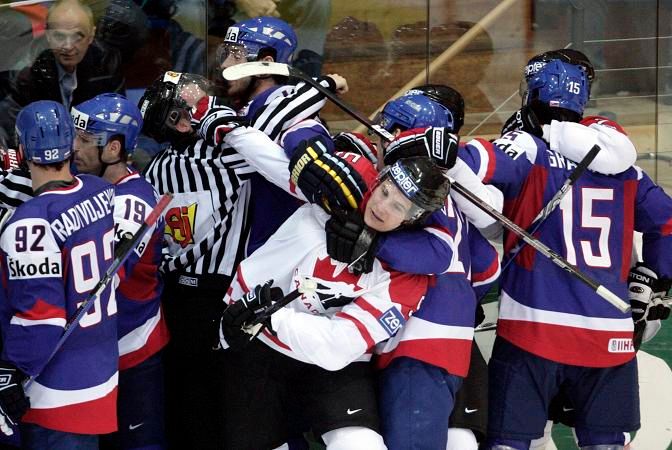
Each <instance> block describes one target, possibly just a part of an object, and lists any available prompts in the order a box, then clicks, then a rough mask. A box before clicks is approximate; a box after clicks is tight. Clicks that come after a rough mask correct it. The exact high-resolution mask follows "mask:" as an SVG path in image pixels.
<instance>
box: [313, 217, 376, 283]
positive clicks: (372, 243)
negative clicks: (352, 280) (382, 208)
mask: <svg viewBox="0 0 672 450" xmlns="http://www.w3.org/2000/svg"><path fill="white" fill-rule="evenodd" d="M325 231H326V233H327V253H328V254H329V256H331V257H332V258H334V259H335V260H337V261H341V262H344V263H347V264H352V265H351V266H350V270H351V271H352V273H354V274H355V275H361V274H363V273H369V272H371V270H373V260H374V258H375V257H376V252H377V250H378V245H377V243H378V236H377V233H376V231H375V230H372V229H371V228H369V227H367V226H366V224H365V223H364V217H362V214H361V213H360V212H359V211H354V210H349V211H344V210H341V209H334V210H333V211H332V216H331V218H330V219H329V220H327V223H326V225H325Z"/></svg>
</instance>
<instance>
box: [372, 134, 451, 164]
mask: <svg viewBox="0 0 672 450" xmlns="http://www.w3.org/2000/svg"><path fill="white" fill-rule="evenodd" d="M459 142H460V138H459V137H458V136H457V135H456V134H453V133H449V132H448V130H447V129H446V128H444V127H429V128H425V129H414V130H409V131H405V132H403V133H401V134H400V135H399V136H397V137H396V138H395V139H394V141H392V142H391V143H390V145H388V146H387V148H386V149H385V156H384V157H383V161H384V162H385V165H386V166H390V165H392V164H394V163H395V162H397V160H399V159H401V158H410V157H413V156H427V157H429V158H431V160H432V161H433V162H434V164H436V165H437V166H439V167H441V168H443V169H450V168H451V167H453V166H454V165H455V160H456V159H457V150H458V146H459Z"/></svg>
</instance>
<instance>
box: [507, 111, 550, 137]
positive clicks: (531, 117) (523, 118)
mask: <svg viewBox="0 0 672 450" xmlns="http://www.w3.org/2000/svg"><path fill="white" fill-rule="evenodd" d="M509 131H524V132H526V133H530V134H533V135H535V136H537V137H538V138H543V136H544V130H543V129H542V128H541V123H540V122H539V118H538V117H537V115H536V114H535V113H534V111H532V108H530V107H529V106H523V107H522V108H520V109H519V110H518V111H516V112H514V113H513V114H512V115H511V117H509V118H508V119H507V121H506V122H505V123H504V126H503V127H502V134H506V133H508V132H509Z"/></svg>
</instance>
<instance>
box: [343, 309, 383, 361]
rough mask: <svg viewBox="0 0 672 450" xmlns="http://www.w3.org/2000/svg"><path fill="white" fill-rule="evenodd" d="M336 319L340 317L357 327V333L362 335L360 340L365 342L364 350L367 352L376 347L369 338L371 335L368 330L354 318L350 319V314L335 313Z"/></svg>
mask: <svg viewBox="0 0 672 450" xmlns="http://www.w3.org/2000/svg"><path fill="white" fill-rule="evenodd" d="M336 317H340V318H341V319H346V320H349V321H350V322H352V323H353V324H355V326H356V327H357V330H358V331H359V334H361V335H362V339H364V342H366V349H367V351H368V350H369V349H371V348H372V347H373V346H374V345H376V342H375V341H374V340H373V338H372V337H371V334H369V330H367V329H366V326H364V324H363V323H362V322H360V321H359V320H357V319H356V318H354V317H352V316H351V315H350V314H346V313H344V312H343V311H339V312H337V313H336Z"/></svg>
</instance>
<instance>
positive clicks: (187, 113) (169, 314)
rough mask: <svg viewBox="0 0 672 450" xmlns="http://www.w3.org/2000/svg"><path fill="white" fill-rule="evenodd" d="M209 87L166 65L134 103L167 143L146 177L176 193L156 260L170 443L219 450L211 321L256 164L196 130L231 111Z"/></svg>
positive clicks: (217, 355) (239, 235)
mask: <svg viewBox="0 0 672 450" xmlns="http://www.w3.org/2000/svg"><path fill="white" fill-rule="evenodd" d="M207 90H208V82H207V80H205V79H204V78H202V77H200V76H197V75H191V74H180V73H175V72H166V73H165V74H164V75H163V76H162V77H160V78H159V79H158V80H157V81H156V82H154V84H153V85H152V86H150V87H149V88H148V89H147V91H146V92H145V94H144V96H143V97H142V98H141V100H140V103H139V107H140V110H141V111H142V113H143V117H144V127H143V132H144V133H145V134H147V135H148V136H150V137H152V138H154V139H156V140H157V141H159V142H165V141H168V142H169V143H170V145H169V147H168V148H166V149H165V150H163V151H162V152H160V153H159V154H157V155H156V156H155V157H154V159H153V160H152V161H151V162H150V163H149V165H148V166H147V167H146V168H145V172H144V174H145V177H146V178H147V180H148V181H149V182H150V183H151V184H152V185H153V186H154V187H155V188H156V189H157V190H158V191H159V193H160V194H164V193H167V192H171V193H173V194H174V197H173V201H172V203H171V205H170V208H169V210H168V212H167V213H166V214H165V219H166V240H167V243H168V248H167V254H166V255H164V256H165V259H164V263H163V266H162V270H163V272H164V274H165V282H166V284H165V289H164V295H163V306H164V311H165V316H166V320H167V323H168V327H169V330H170V332H171V341H170V343H169V344H168V347H167V348H166V352H165V368H166V378H165V382H166V388H165V392H166V430H167V437H168V444H169V448H174V449H185V448H194V449H196V448H197V449H202V450H208V449H216V448H221V447H220V445H219V443H221V442H222V441H223V440H222V438H221V436H220V435H219V433H220V432H221V429H222V427H221V410H222V408H224V407H225V405H223V404H222V403H221V395H220V394H219V392H220V391H219V389H220V386H221V384H222V381H221V380H222V377H223V375H224V374H223V372H222V369H223V367H222V366H223V364H222V361H221V358H222V355H221V353H222V352H214V351H213V345H215V344H216V342H217V337H216V330H217V327H216V325H215V321H217V320H219V317H220V316H221V310H222V305H223V302H222V299H223V297H224V294H225V293H226V290H227V288H228V287H229V284H230V282H231V276H232V274H233V272H234V270H235V268H236V266H237V264H238V262H240V260H241V258H242V255H243V250H244V247H245V242H246V239H247V235H248V231H249V224H248V223H247V221H246V214H247V208H248V200H249V183H247V180H248V178H249V176H250V175H251V174H252V173H253V169H251V168H250V166H249V165H248V164H247V163H246V162H245V160H244V159H243V158H242V157H241V156H240V155H238V154H237V153H236V152H235V150H234V149H233V148H230V147H225V146H214V145H212V139H207V140H206V139H204V138H203V136H201V134H202V135H207V133H200V134H197V133H196V127H200V126H206V124H207V125H208V128H210V127H213V128H212V129H213V130H214V127H215V125H216V124H221V123H227V122H231V120H232V118H235V113H234V112H233V111H232V110H231V109H229V108H226V107H224V106H219V105H218V102H217V100H216V99H215V98H212V97H207V96H206V92H207ZM185 99H186V101H185ZM199 99H200V100H201V102H198V100H199ZM196 103H198V107H197V108H194V111H195V112H194V114H193V117H192V113H191V111H192V106H194V105H196ZM199 119H200V120H199Z"/></svg>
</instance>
